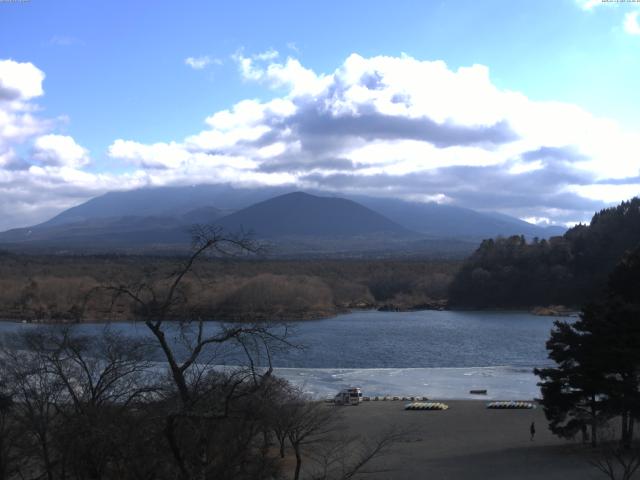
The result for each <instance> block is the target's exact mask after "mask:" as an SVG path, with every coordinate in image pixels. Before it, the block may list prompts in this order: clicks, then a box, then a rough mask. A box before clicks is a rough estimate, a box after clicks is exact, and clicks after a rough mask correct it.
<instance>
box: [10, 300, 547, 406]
mask: <svg viewBox="0 0 640 480" xmlns="http://www.w3.org/2000/svg"><path fill="white" fill-rule="evenodd" d="M553 321H554V319H553V318H550V317H540V316H535V315H531V314H529V313H518V312H475V311H465V312H461V311H433V310H427V311H420V312H377V311H362V312H354V313H349V314H345V315H339V316H337V317H335V318H330V319H325V320H316V321H307V322H294V323H293V324H292V327H293V336H292V337H291V340H292V341H293V342H294V343H296V344H297V345H300V346H301V347H303V348H300V349H291V350H288V351H285V352H276V353H274V358H273V364H274V366H275V367H278V368H277V372H278V373H279V374H280V375H282V376H284V377H286V378H288V379H289V380H290V381H292V382H293V383H296V384H298V385H300V386H301V387H303V388H304V389H305V391H307V392H308V393H309V394H310V395H312V396H314V397H324V396H326V395H330V394H332V393H333V392H335V391H336V390H339V389H340V388H343V387H344V386H348V385H354V384H358V385H361V386H363V388H364V389H365V393H366V394H370V395H384V394H392V395H414V394H415V395H429V396H432V397H434V398H435V397H437V398H467V397H468V396H469V390H470V389H476V388H486V389H487V390H488V396H487V398H532V397H534V396H538V395H539V390H538V387H537V386H536V382H537V377H535V376H534V375H533V374H532V369H533V368H534V367H539V366H544V365H548V364H549V360H548V359H547V353H546V350H545V342H546V341H547V339H548V337H549V332H550V330H551V328H552V326H553ZM25 328H39V327H38V326H36V325H25V324H16V323H10V322H0V334H2V333H3V332H10V331H16V330H21V329H25ZM77 328H78V329H79V330H81V331H85V332H88V333H91V332H98V331H100V330H101V329H102V328H104V326H103V325H100V324H83V325H79V326H78V327H77ZM111 328H114V329H117V330H120V331H123V332H125V333H127V334H129V335H135V336H149V335H150V334H149V333H148V332H147V330H146V327H145V326H144V325H143V324H140V323H138V324H136V323H117V324H113V325H112V326H111ZM215 328H217V324H216V323H215V322H211V323H208V324H207V325H206V329H207V330H209V329H211V330H212V331H213V329H215ZM175 341H176V342H178V341H179V340H178V335H177V334H176V335H175ZM225 353H226V354H227V356H226V358H227V360H226V363H233V362H234V359H233V356H231V357H229V355H228V354H229V352H225ZM160 359H161V357H160V356H159V357H158V360H160Z"/></svg>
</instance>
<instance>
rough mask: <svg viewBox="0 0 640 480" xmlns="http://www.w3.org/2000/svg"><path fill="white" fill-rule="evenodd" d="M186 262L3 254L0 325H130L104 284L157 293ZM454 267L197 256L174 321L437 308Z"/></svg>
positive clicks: (123, 303)
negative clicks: (142, 286) (149, 286)
mask: <svg viewBox="0 0 640 480" xmlns="http://www.w3.org/2000/svg"><path fill="white" fill-rule="evenodd" d="M183 261H184V258H183V257H153V256H126V255H101V256H53V255H51V256H45V255H41V256H35V255H19V254H9V253H5V254H3V255H1V256H0V318H5V319H11V320H26V321H34V322H36V321H38V322H79V321H106V320H116V321H123V320H134V319H135V318H136V312H135V311H134V310H135V309H134V306H133V304H132V303H131V301H130V300H128V299H126V298H119V299H117V301H115V303H114V304H113V305H112V300H113V299H112V296H111V294H110V293H109V290H108V287H111V286H114V285H121V284H122V285H130V284H132V283H135V282H140V281H143V280H144V281H145V282H148V283H153V284H157V285H158V286H160V285H161V284H162V283H163V281H164V279H166V277H167V276H169V275H170V274H171V273H172V272H173V271H174V270H175V268H176V267H177V266H179V265H180V264H181V263H182V262H183ZM458 265H459V263H458V262H455V261H409V260H356V259H354V260H340V261H338V260H272V259H265V258H249V259H247V258H204V259H202V261H201V262H200V263H199V264H198V265H197V266H196V267H195V268H194V272H193V274H192V275H190V276H189V278H186V279H185V280H184V285H183V288H184V294H185V297H186V298H187V299H188V301H187V303H186V304H185V306H184V310H183V311H177V312H174V313H175V314H176V315H177V316H178V317H186V316H189V315H191V314H193V313H196V314H197V315H199V316H200V317H202V318H207V319H211V318H216V319H223V320H238V321H252V320H259V319H266V318H268V319H270V320H293V319H312V318H323V317H329V316H333V315H335V314H337V313H340V312H345V311H348V310H351V309H371V308H381V309H387V310H407V309H417V308H441V307H442V306H443V305H444V302H445V300H446V295H447V288H448V286H449V284H450V282H451V280H452V279H453V277H454V275H455V272H456V270H457V268H458Z"/></svg>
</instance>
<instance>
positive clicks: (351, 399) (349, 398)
mask: <svg viewBox="0 0 640 480" xmlns="http://www.w3.org/2000/svg"><path fill="white" fill-rule="evenodd" d="M333 401H334V403H335V404H336V405H360V402H362V390H360V387H349V388H345V389H344V390H342V391H341V392H340V393H338V394H337V395H336V396H335V397H334V399H333Z"/></svg>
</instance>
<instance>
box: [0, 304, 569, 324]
mask: <svg viewBox="0 0 640 480" xmlns="http://www.w3.org/2000/svg"><path fill="white" fill-rule="evenodd" d="M536 308H537V307H536ZM536 308H533V309H532V308H504V309H502V308H449V307H445V308H439V307H434V308H404V309H394V308H387V305H382V306H380V307H373V308H350V309H339V310H338V311H336V312H333V313H331V314H326V315H323V314H319V315H315V314H314V315H309V316H308V317H306V318H300V317H295V318H289V317H285V318H279V319H273V320H269V321H271V322H273V323H295V322H314V321H319V320H329V319H335V318H338V317H340V316H343V315H349V314H351V313H358V312H380V313H416V312H442V311H449V312H475V311H477V312H483V313H528V314H531V315H534V316H537V317H558V318H575V317H577V316H578V315H579V314H580V311H578V310H568V311H566V312H562V313H537V312H536V311H535V310H536ZM166 321H167V322H179V321H180V320H178V319H167V320H166ZM261 321H267V320H266V319H265V318H263V317H256V318H255V319H252V320H244V321H243V320H238V319H237V318H236V319H233V318H226V319H225V318H222V319H207V320H204V322H205V323H207V322H222V323H252V322H261ZM143 322H144V320H137V319H122V318H118V319H113V320H81V321H69V320H63V321H56V320H43V321H41V320H33V319H24V318H5V317H0V323H22V324H32V325H83V324H87V325H90V324H108V323H143Z"/></svg>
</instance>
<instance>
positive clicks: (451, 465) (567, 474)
mask: <svg viewBox="0 0 640 480" xmlns="http://www.w3.org/2000/svg"><path fill="white" fill-rule="evenodd" d="M446 403H447V404H448V405H449V410H446V411H406V410H404V405H405V402H402V401H389V402H363V403H362V404H361V405H360V406H357V407H335V408H339V409H341V411H342V412H343V414H344V419H345V422H346V423H347V425H348V427H349V429H350V430H351V431H352V432H353V433H360V434H361V435H363V436H366V437H374V436H376V435H379V434H380V433H381V432H383V431H385V429H387V428H388V427H390V426H394V427H399V428H401V429H406V430H407V431H408V432H409V433H408V434H407V436H406V439H405V440H403V441H402V442H400V443H398V444H397V445H396V446H394V447H393V450H392V451H391V453H390V454H388V455H386V456H384V457H383V458H379V459H377V460H376V461H375V462H374V463H372V465H371V468H370V469H371V470H379V469H385V470H387V471H385V472H379V473H371V474H367V475H365V477H366V478H374V479H409V478H415V479H430V480H441V479H442V480H444V479H447V480H449V479H455V480H457V479H462V480H464V479H475V480H477V479H525V480H526V479H546V480H553V479H558V480H572V479H576V480H577V479H580V480H588V479H598V478H603V477H602V476H601V474H600V473H599V472H597V471H596V470H595V468H594V467H593V466H591V465H590V464H589V457H588V455H589V448H588V447H585V446H582V445H581V444H580V443H579V442H577V441H565V440H562V439H559V438H557V437H556V436H554V435H552V434H551V432H550V431H549V430H548V428H547V422H546V420H545V417H544V412H543V411H542V408H540V407H538V408H536V409H533V410H490V409H487V408H486V402H484V401H474V400H452V401H446ZM531 422H535V426H536V435H535V438H534V440H533V441H531V440H530V435H529V426H530V424H531Z"/></svg>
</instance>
